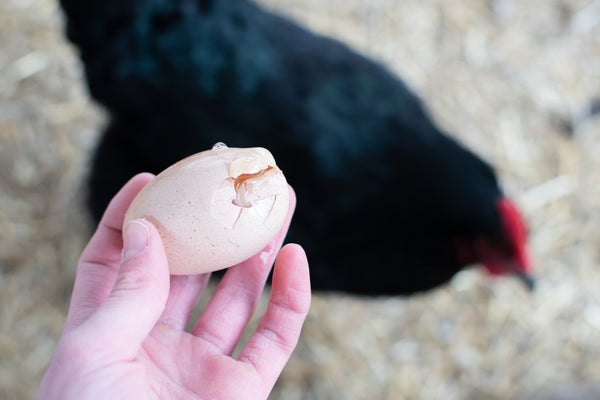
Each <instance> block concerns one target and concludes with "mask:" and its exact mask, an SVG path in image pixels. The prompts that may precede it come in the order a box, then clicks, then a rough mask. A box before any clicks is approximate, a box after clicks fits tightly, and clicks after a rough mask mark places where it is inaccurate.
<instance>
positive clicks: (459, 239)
mask: <svg viewBox="0 0 600 400" xmlns="http://www.w3.org/2000/svg"><path fill="white" fill-rule="evenodd" d="M61 3H62V6H63V8H64V10H65V12H66V15H67V22H68V37H69V38H70V39H71V40H72V41H73V42H74V43H75V44H76V45H77V46H78V47H79V49H80V51H81V59H82V60H83V63H84V65H85V73H86V77H87V80H88V84H89V88H90V91H91V94H92V95H93V97H94V98H95V99H96V100H98V101H99V102H100V103H102V104H103V105H104V106H105V107H106V108H107V109H108V110H109V112H110V115H111V122H110V125H109V126H108V128H107V130H106V132H105V133H104V135H103V137H102V141H101V143H100V146H99V148H98V150H97V153H96V155H95V159H94V164H93V169H92V173H91V178H90V187H91V194H90V200H89V205H90V207H91V210H92V211H93V213H94V215H95V217H96V218H99V216H100V215H101V212H102V211H103V210H104V208H105V206H106V204H107V202H108V200H109V199H110V198H111V197H112V195H113V194H114V193H115V192H116V191H117V189H118V188H119V187H121V185H122V184H123V183H124V182H125V181H126V180H127V179H129V178H130V177H131V176H132V175H134V174H135V173H138V172H141V171H150V172H154V173H157V172H159V171H161V170H162V169H164V168H165V167H167V166H168V165H170V164H172V163H173V162H175V161H177V160H179V159H181V158H183V157H185V156H187V155H189V154H192V153H196V152H199V151H202V150H206V149H209V148H210V147H211V146H212V145H213V144H214V143H215V142H220V141H222V142H225V143H227V144H228V145H229V146H232V147H250V146H263V147H266V148H268V149H269V150H271V152H272V153H273V154H274V156H275V159H276V160H277V161H278V164H279V166H280V167H281V168H282V170H283V171H284V173H285V174H286V177H287V178H288V180H289V182H290V183H291V185H292V186H293V187H294V188H295V190H296V192H297V196H298V205H297V209H296V214H295V217H294V222H293V224H292V229H291V231H290V234H289V239H290V240H292V241H296V242H299V243H301V244H302V245H303V246H304V247H305V249H306V251H307V254H308V256H309V260H310V262H311V275H312V285H313V288H314V289H316V290H340V291H345V292H351V293H360V294H408V293H412V292H417V291H421V290H426V289H429V288H433V287H435V286H438V285H440V284H443V283H444V282H446V281H448V280H449V279H450V278H451V277H452V276H453V275H454V274H455V273H456V272H457V271H459V270H461V269H462V268H464V267H465V266H467V265H469V264H472V263H477V262H481V263H483V264H484V265H485V266H486V267H487V268H488V269H489V270H490V271H491V272H492V273H494V274H497V273H506V272H510V273H516V274H518V275H520V276H522V277H524V278H525V279H526V282H527V283H529V284H531V280H530V278H529V275H528V274H529V262H528V260H527V256H526V249H525V246H526V245H525V242H526V237H525V230H524V227H523V223H522V219H521V217H520V215H519V213H518V211H517V210H516V208H515V207H514V206H513V205H512V204H511V203H510V202H509V201H508V200H507V199H506V198H505V197H503V195H502V191H501V189H500V188H499V186H498V183H497V180H496V177H495V175H494V172H493V171H492V169H491V168H490V167H489V166H488V165H487V164H486V163H485V162H483V161H482V160H481V159H479V158H478V157H477V156H475V155H474V154H473V153H471V152H470V151H468V150H467V149H465V148H464V147H462V146H460V145H459V144H457V143H456V142H455V141H453V140H452V139H450V138H449V137H448V136H446V135H445V134H443V133H442V132H440V130H439V129H438V128H436V126H435V125H434V124H433V123H432V121H431V120H430V118H429V117H428V116H427V114H426V112H425V111H424V108H423V106H422V105H421V103H420V101H419V99H418V98H417V97H416V96H415V95H414V94H413V93H412V92H411V91H410V90H409V89H408V88H407V87H406V86H405V84H404V83H403V82H402V81H401V80H400V79H398V78H397V77H395V76H394V75H392V74H391V73H390V72H389V71H388V70H386V69H385V68H384V67H382V66H381V65H378V64H377V63H375V62H373V61H371V60H369V59H367V58H365V57H363V56H360V55H358V54H356V53H355V52H353V51H351V50H350V49H349V48H348V47H346V46H345V45H343V44H341V43H339V42H337V41H334V40H330V39H328V38H324V37H322V36H318V35H315V34H313V33H311V32H308V31H307V30H305V29H303V28H301V27H299V26H298V25H296V24H295V23H293V22H291V21H290V20H288V19H286V18H283V17H281V16H279V15H276V14H274V13H272V12H269V11H266V10H264V9H263V8H261V7H259V6H258V5H256V4H254V3H253V2H251V1H246V0H219V1H210V0H205V1H202V0H171V1H167V0H118V1H115V0H103V1H99V0H90V1H87V2H81V1H79V0H61Z"/></svg>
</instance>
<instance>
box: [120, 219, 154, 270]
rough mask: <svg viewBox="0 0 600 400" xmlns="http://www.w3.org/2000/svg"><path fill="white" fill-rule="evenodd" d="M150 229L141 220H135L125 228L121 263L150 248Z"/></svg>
mask: <svg viewBox="0 0 600 400" xmlns="http://www.w3.org/2000/svg"><path fill="white" fill-rule="evenodd" d="M149 233H150V232H149V231H148V227H147V226H146V224H144V223H143V222H142V221H140V220H133V221H130V222H128V223H127V225H126V226H125V232H124V233H123V252H122V253H121V262H123V261H125V260H127V259H128V258H131V257H133V256H135V255H137V254H139V253H140V252H141V251H142V250H144V249H145V248H146V246H148V236H149Z"/></svg>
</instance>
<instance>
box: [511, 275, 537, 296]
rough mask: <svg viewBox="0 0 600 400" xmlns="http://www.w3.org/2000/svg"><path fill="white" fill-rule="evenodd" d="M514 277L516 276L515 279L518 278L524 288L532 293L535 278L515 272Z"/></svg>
mask: <svg viewBox="0 0 600 400" xmlns="http://www.w3.org/2000/svg"><path fill="white" fill-rule="evenodd" d="M515 275H516V276H517V278H519V280H520V281H521V282H523V283H524V284H525V286H526V287H527V289H529V291H530V292H532V291H533V289H535V278H534V277H533V276H532V275H530V274H528V273H527V272H523V271H515Z"/></svg>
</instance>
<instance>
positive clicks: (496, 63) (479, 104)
mask: <svg viewBox="0 0 600 400" xmlns="http://www.w3.org/2000/svg"><path fill="white" fill-rule="evenodd" d="M262 2H263V3H266V4H267V5H268V6H270V7H273V8H276V9H279V10H281V11H282V12H284V13H287V14H289V15H291V16H292V17H293V18H295V19H297V20H298V21H301V22H302V23H304V24H306V25H308V26H309V27H310V28H312V29H314V30H315V31H319V32H322V33H325V34H328V35H331V36H334V37H336V38H339V39H341V40H344V41H345V42H347V43H349V44H350V45H351V46H353V47H354V48H356V49H357V50H359V51H361V52H363V53H365V54H368V55H370V56H372V57H374V58H375V59H378V60H380V61H381V62H383V63H385V64H387V65H388V66H389V67H390V68H391V69H392V70H394V71H395V72H397V73H398V74H400V75H401V76H402V77H403V78H404V79H405V80H406V81H407V82H408V83H409V85H410V86H412V87H413V88H414V89H415V90H416V91H417V92H418V93H420V95H421V96H422V97H423V98H424V99H425V101H426V103H427V104H428V106H429V108H430V110H431V112H432V113H433V115H434V116H435V118H436V120H437V121H438V122H439V124H440V125H441V126H443V127H444V128H445V129H446V130H447V131H449V132H451V133H452V134H453V135H454V136H455V137H457V138H459V139H460V140H462V141H463V142H465V143H466V144H467V145H468V146H470V147H471V148H473V149H474V150H476V151H477V152H478V153H479V154H481V155H482V156H483V157H484V158H486V159H487V160H489V161H490V162H491V163H492V164H494V165H495V166H496V169H497V171H498V174H499V176H500V178H501V180H502V182H503V184H504V187H505V189H506V191H507V193H509V194H510V195H511V196H512V197H513V198H514V199H515V200H516V202H517V203H518V204H519V205H520V206H521V207H522V209H523V212H524V214H525V216H526V218H527V221H528V224H529V229H530V245H531V251H532V254H533V258H534V260H535V264H536V270H537V275H538V286H537V289H536V291H535V292H533V293H531V294H529V293H527V292H526V291H525V290H524V288H523V287H522V286H521V285H520V284H519V282H517V281H516V280H513V279H499V280H491V279H490V278H489V277H487V276H485V275H484V274H483V273H481V272H479V271H475V270H472V271H467V272H463V273H461V274H459V275H458V276H457V277H456V278H455V279H454V280H453V281H452V282H451V284H449V285H447V286H446V287H444V288H441V289H439V290H435V291H432V292H430V293H426V294H423V295H418V296H413V297H411V298H393V297H392V298H377V299H367V298H355V297H349V296H344V295H321V294H315V295H314V298H313V305H312V308H311V312H310V315H309V318H308V320H307V323H306V325H305V328H304V330H303V334H302V337H301V340H300V343H299V345H298V348H297V351H296V352H295V353H294V355H293V357H292V360H291V361H290V363H289V364H288V366H287V368H286V369H285V371H284V373H283V376H282V377H281V379H280V381H279V382H278V384H277V385H276V387H275V389H274V391H273V393H272V396H271V398H272V399H285V400H301V399H302V400H304V399H319V400H328V399H332V400H333V399H336V400H338V399H343V400H350V399H394V400H395V399H444V400H449V399H534V398H535V399H598V398H600V158H599V157H598V156H597V153H598V152H599V151H600V116H596V117H591V116H589V115H588V114H589V113H588V112H587V110H588V108H589V105H590V104H591V101H592V100H593V99H597V98H599V97H600V1H599V0H571V1H568V0H562V1H561V0H521V1H518V0H495V1H492V0H490V1H484V0H463V1H460V2H449V1H444V0H403V1H400V0H371V1H368V0H346V1H341V0H326V1H325V0H319V1H318V0H305V1H298V0H279V1H277V0H263V1H262ZM62 24H63V21H62V15H61V13H60V10H59V9H58V7H57V4H56V1H55V0H3V1H2V2H0V304H1V305H0V399H3V400H13V399H14V400H17V399H19V400H21V399H32V398H34V397H35V393H36V390H37V386H38V383H39V380H40V379H41V376H42V375H43V373H44V370H45V368H46V366H47V363H48V361H49V359H50V357H51V355H52V353H53V351H54V348H55V346H56V342H57V339H58V337H59V335H60V332H61V329H62V324H63V322H64V318H65V312H66V308H67V305H68V300H69V295H70V290H71V286H72V281H73V277H74V269H75V264H76V261H77V258H78V256H79V253H80V252H81V249H82V247H83V246H84V244H85V242H86V241H87V239H88V237H89V235H90V232H91V229H92V227H91V225H90V223H89V220H88V218H87V214H86V212H85V209H84V207H83V203H82V199H83V197H84V193H85V175H86V173H87V166H88V161H89V157H90V154H91V152H92V151H93V149H94V145H95V142H96V140H97V137H98V133H99V131H100V130H101V127H102V126H103V124H104V121H105V116H104V115H103V113H102V111H101V110H100V109H99V108H98V107H97V106H96V105H95V104H94V103H93V102H92V101H90V99H89V97H88V94H87V92H86V88H85V85H84V83H83V80H82V73H81V66H80V64H79V61H78V59H77V53H76V51H75V49H73V48H72V47H71V46H70V45H69V44H68V43H67V42H66V41H65V39H64V37H63V35H62V29H63V28H62ZM261 307H264V304H263V305H262V306H261ZM259 311H260V310H259ZM578 396H581V397H578Z"/></svg>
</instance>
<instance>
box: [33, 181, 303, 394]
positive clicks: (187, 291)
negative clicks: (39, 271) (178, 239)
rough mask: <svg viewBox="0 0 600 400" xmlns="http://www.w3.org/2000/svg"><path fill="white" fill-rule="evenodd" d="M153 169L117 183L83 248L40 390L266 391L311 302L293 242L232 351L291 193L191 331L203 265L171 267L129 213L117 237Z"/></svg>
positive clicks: (151, 231) (144, 225) (153, 237)
mask: <svg viewBox="0 0 600 400" xmlns="http://www.w3.org/2000/svg"><path fill="white" fill-rule="evenodd" d="M151 179H152V175H151V174H140V175H137V176H136V177H134V178H133V179H132V180H131V181H130V182H128V183H127V184H126V185H125V186H124V187H123V189H121V191H120V192H119V193H118V194H117V195H116V196H115V197H114V199H113V200H112V201H111V203H110V205H109V206H108V208H107V210H106V212H105V214H104V217H103V218H102V221H101V222H100V224H99V227H98V229H97V231H96V233H95V234H94V236H93V237H92V239H91V240H90V242H89V244H88V246H87V247H86V249H85V250H84V252H83V254H82V256H81V259H80V261H79V265H78V268H77V276H76V279H75V285H74V288H73V295H72V298H71V305H70V308H69V313H68V315H67V320H66V323H65V327H64V331H63V333H62V336H61V339H60V341H59V343H58V346H57V349H56V352H55V353H54V356H53V358H52V361H51V363H50V366H49V368H48V371H47V372H46V375H45V376H44V378H43V380H42V383H41V385H40V389H39V392H38V399H40V400H42V399H61V400H63V399H64V400H68V399H84V400H85V399H128V400H132V399H136V400H137V399H236V400H237V399H245V400H251V399H266V398H267V396H268V394H269V393H270V391H271V389H272V388H273V385H274V384H275V381H276V380H277V378H278V377H279V374H280V373H281V371H282V370H283V367H284V366H285V364H286V363H287V361H288V359H289V357H290V355H291V353H292V351H293V349H294V347H295V346H296V343H297V340H298V336H299V335H300V330H301V328H302V324H303V322H304V319H305V317H306V315H307V313H308V308H309V305H310V282H309V274H308V263H307V261H306V257H305V255H304V252H303V250H302V248H301V247H300V246H297V245H286V246H285V247H283V248H282V249H281V251H279V255H278V256H277V260H276V261H275V269H274V276H273V282H272V290H271V297H270V300H269V304H268V307H267V310H266V312H265V314H264V316H263V317H262V319H261V320H260V323H259V325H258V328H257V330H256V332H255V333H254V335H253V336H252V337H251V339H250V340H249V342H248V343H247V344H246V346H245V347H244V348H243V350H242V351H241V353H240V355H239V357H238V358H237V359H234V358H232V357H231V354H232V352H233V351H234V348H235V346H236V344H237V342H238V341H239V339H240V336H241V334H242V332H243V330H244V328H245V327H246V325H247V324H248V321H249V320H250V318H251V316H252V314H253V312H254V309H255V307H256V304H257V302H258V300H259V298H260V294H261V292H262V290H263V287H264V284H265V281H266V279H267V276H268V274H269V271H270V268H271V265H272V264H273V261H274V260H275V257H276V254H277V252H278V250H279V249H280V247H281V245H282V243H283V239H284V236H285V233H286V232H287V228H288V227H289V223H290V220H291V215H292V213H293V209H294V206H295V196H293V193H292V196H291V200H290V201H291V204H290V211H289V213H288V216H287V220H286V223H285V224H284V227H283V228H282V229H281V231H280V232H279V234H278V235H277V237H276V238H275V239H273V241H272V242H271V243H270V244H269V245H268V246H267V247H265V249H263V250H262V251H261V252H260V253H259V254H257V255H256V256H254V257H252V258H251V259H249V260H247V261H245V262H242V263H240V264H238V265H237V266H235V267H231V268H229V269H228V270H227V272H226V273H225V275H224V276H223V278H222V279H221V281H220V282H219V284H218V286H217V289H216V291H215V293H214V294H213V296H212V298H211V299H210V301H209V303H208V305H207V306H206V308H205V309H204V311H203V313H202V315H201V316H200V318H199V320H198V321H197V322H196V324H195V326H194V328H193V329H192V330H191V332H189V333H188V332H186V331H185V327H186V325H187V323H188V320H189V318H190V316H191V313H192V310H193V308H194V306H195V304H196V302H197V300H198V298H199V296H200V294H201V293H202V291H203V290H204V288H205V286H206V283H207V282H208V279H209V275H210V274H204V275H193V276H169V270H168V265H167V260H166V256H165V253H164V248H163V245H162V241H161V238H160V235H159V233H158V231H157V230H156V228H155V227H154V226H153V225H152V224H151V223H149V222H148V221H139V220H138V221H134V222H131V223H130V224H128V225H127V227H126V228H125V231H126V232H125V236H124V240H122V232H121V225H122V223H123V218H124V215H125V212H126V210H127V208H128V206H129V204H130V203H131V201H132V200H133V198H134V197H135V195H136V194H137V193H138V192H139V191H140V190H141V189H142V187H143V186H145V185H146V184H147V183H148V182H149V181H150V180H151ZM122 249H123V252H122Z"/></svg>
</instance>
